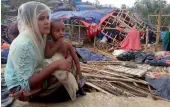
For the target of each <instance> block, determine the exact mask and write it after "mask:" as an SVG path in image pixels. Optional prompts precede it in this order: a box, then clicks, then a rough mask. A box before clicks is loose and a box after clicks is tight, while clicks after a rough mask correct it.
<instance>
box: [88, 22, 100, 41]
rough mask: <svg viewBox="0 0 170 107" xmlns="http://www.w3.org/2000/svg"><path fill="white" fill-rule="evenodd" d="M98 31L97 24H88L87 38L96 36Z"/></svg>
mask: <svg viewBox="0 0 170 107" xmlns="http://www.w3.org/2000/svg"><path fill="white" fill-rule="evenodd" d="M99 32H100V26H99V25H97V24H90V25H89V26H88V31H87V34H88V37H89V38H93V37H94V36H96V35H97V34H98V33H99Z"/></svg>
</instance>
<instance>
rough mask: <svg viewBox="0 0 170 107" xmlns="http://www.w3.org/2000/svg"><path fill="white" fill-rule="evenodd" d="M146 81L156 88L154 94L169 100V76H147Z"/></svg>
mask: <svg viewBox="0 0 170 107" xmlns="http://www.w3.org/2000/svg"><path fill="white" fill-rule="evenodd" d="M146 81H147V82H149V84H150V85H151V86H152V87H154V88H155V89H156V93H155V94H156V95H158V96H160V97H163V98H166V99H168V100H170V77H161V78H156V79H155V78H148V77H146Z"/></svg>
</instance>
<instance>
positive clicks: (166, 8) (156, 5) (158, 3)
mask: <svg viewBox="0 0 170 107" xmlns="http://www.w3.org/2000/svg"><path fill="white" fill-rule="evenodd" d="M133 9H134V10H136V11H137V13H139V14H140V15H141V16H142V17H143V20H144V21H145V22H148V23H152V24H154V25H156V24H157V17H148V15H158V14H159V12H160V11H161V13H162V15H168V14H170V4H168V3H167V1H166V0H137V1H136V2H135V4H134V7H133ZM169 23H170V17H162V22H161V24H162V25H163V26H167V25H168V24H169Z"/></svg>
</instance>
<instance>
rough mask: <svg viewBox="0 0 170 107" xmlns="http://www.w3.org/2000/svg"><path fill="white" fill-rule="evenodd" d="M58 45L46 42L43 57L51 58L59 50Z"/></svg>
mask: <svg viewBox="0 0 170 107" xmlns="http://www.w3.org/2000/svg"><path fill="white" fill-rule="evenodd" d="M59 46H60V45H59V43H55V42H53V41H51V40H49V41H47V43H46V47H45V57H46V58H51V57H52V56H53V55H54V54H55V53H56V52H57V50H58V49H59Z"/></svg>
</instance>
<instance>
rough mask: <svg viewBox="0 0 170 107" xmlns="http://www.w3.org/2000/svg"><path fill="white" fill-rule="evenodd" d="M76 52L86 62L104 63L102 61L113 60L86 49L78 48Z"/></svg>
mask: <svg viewBox="0 0 170 107" xmlns="http://www.w3.org/2000/svg"><path fill="white" fill-rule="evenodd" d="M76 52H77V53H78V54H79V55H80V56H81V57H82V59H83V60H84V61H85V62H86V61H102V60H112V58H111V57H106V56H104V55H102V54H98V53H94V52H92V51H89V50H87V49H84V48H76Z"/></svg>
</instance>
